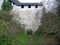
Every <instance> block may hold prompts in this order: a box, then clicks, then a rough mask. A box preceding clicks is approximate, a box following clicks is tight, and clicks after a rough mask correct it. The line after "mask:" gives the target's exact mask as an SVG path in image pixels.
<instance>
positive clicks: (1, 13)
mask: <svg viewBox="0 0 60 45" xmlns="http://www.w3.org/2000/svg"><path fill="white" fill-rule="evenodd" d="M12 18H13V15H12V14H10V12H8V13H7V11H1V10H0V19H2V20H4V21H11V20H12Z"/></svg>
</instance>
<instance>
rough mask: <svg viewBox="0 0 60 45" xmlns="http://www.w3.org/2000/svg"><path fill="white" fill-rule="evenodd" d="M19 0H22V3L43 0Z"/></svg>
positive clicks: (40, 0)
mask: <svg viewBox="0 0 60 45" xmlns="http://www.w3.org/2000/svg"><path fill="white" fill-rule="evenodd" d="M18 1H20V2H22V3H30V2H31V3H32V2H33V3H37V2H42V0H18Z"/></svg>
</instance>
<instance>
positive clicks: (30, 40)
mask: <svg viewBox="0 0 60 45" xmlns="http://www.w3.org/2000/svg"><path fill="white" fill-rule="evenodd" d="M29 38H30V39H29V45H32V36H31V35H30V36H29Z"/></svg>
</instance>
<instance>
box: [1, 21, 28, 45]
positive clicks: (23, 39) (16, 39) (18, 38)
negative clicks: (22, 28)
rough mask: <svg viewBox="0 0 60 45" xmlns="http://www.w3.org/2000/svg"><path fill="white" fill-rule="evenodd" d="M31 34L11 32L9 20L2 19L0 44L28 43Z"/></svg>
mask: <svg viewBox="0 0 60 45" xmlns="http://www.w3.org/2000/svg"><path fill="white" fill-rule="evenodd" d="M28 42H29V36H28V35H26V34H24V33H21V32H20V33H18V34H14V35H12V34H10V33H9V31H8V29H7V22H5V21H3V20H0V45H28Z"/></svg>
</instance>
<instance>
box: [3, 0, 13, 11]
mask: <svg viewBox="0 0 60 45" xmlns="http://www.w3.org/2000/svg"><path fill="white" fill-rule="evenodd" d="M11 9H12V5H11V2H10V1H9V0H4V2H3V4H2V10H4V11H10V10H11Z"/></svg>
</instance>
